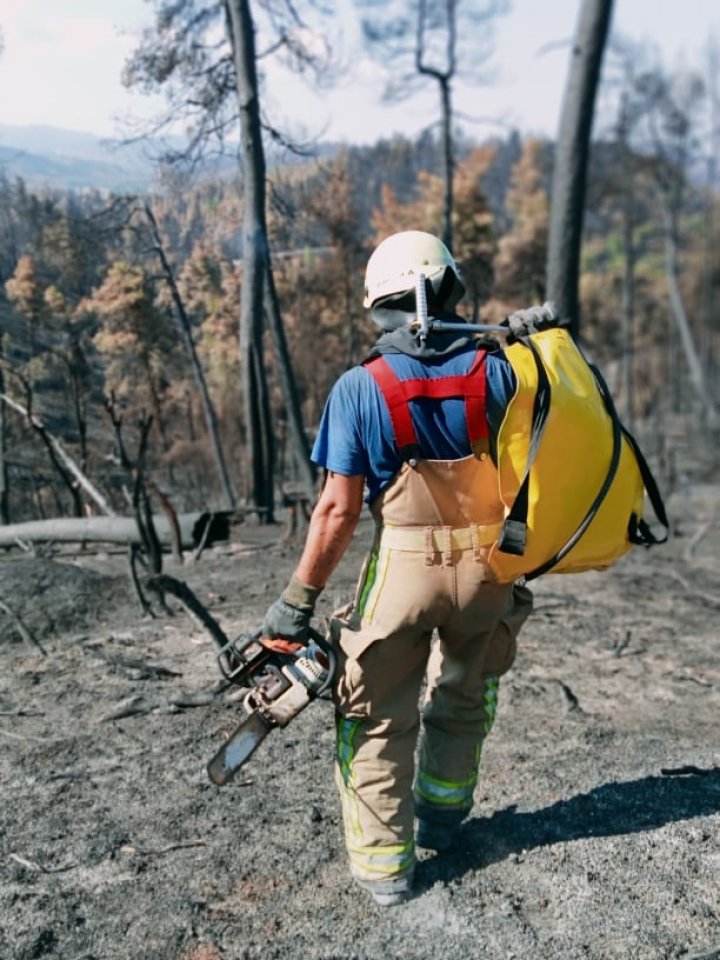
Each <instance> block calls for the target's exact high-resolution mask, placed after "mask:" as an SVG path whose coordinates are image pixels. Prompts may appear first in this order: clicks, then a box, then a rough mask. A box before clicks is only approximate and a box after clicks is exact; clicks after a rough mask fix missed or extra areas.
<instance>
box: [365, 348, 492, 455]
mask: <svg viewBox="0 0 720 960" xmlns="http://www.w3.org/2000/svg"><path fill="white" fill-rule="evenodd" d="M485 357H486V353H485V351H484V350H478V353H477V357H476V358H475V360H474V361H473V364H472V366H471V367H470V369H469V370H468V371H467V373H464V374H460V375H459V376H454V377H431V378H424V377H419V378H415V379H411V380H399V379H398V377H397V376H396V375H395V373H394V371H393V369H392V367H391V366H390V364H389V363H388V362H387V360H386V359H385V358H384V357H382V356H379V357H373V359H372V360H368V362H367V363H366V364H365V368H366V369H367V371H368V373H370V374H371V375H372V377H373V379H374V380H375V383H376V384H377V385H378V389H379V390H380V393H381V394H382V395H383V397H384V399H385V403H386V404H387V406H388V411H389V412H390V419H391V421H392V427H393V433H394V435H395V443H396V444H397V447H398V450H399V451H400V453H401V455H402V452H403V449H407V448H417V435H416V433H415V427H414V426H413V422H412V415H411V413H410V404H409V401H410V400H415V399H417V398H419V397H431V398H433V399H435V400H446V399H449V398H450V397H464V398H465V417H466V419H467V431H468V439H469V440H470V444H471V445H472V444H474V443H475V441H477V440H485V439H487V438H488V436H489V429H488V423H487V417H486V416H485V395H486V392H487V378H486V373H485Z"/></svg>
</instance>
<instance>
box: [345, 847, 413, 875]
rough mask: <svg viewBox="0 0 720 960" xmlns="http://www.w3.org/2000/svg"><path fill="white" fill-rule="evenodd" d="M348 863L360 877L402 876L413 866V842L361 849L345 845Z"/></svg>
mask: <svg viewBox="0 0 720 960" xmlns="http://www.w3.org/2000/svg"><path fill="white" fill-rule="evenodd" d="M347 851H348V855H349V857H350V863H351V866H352V867H353V868H355V870H356V871H357V872H359V873H361V874H362V876H364V877H367V876H368V875H370V874H381V875H382V876H384V877H387V876H392V875H393V874H403V873H407V872H408V870H411V869H412V868H413V866H414V864H415V842H414V840H408V841H407V843H398V844H393V845H391V846H384V847H361V846H355V845H354V844H352V843H348V844H347Z"/></svg>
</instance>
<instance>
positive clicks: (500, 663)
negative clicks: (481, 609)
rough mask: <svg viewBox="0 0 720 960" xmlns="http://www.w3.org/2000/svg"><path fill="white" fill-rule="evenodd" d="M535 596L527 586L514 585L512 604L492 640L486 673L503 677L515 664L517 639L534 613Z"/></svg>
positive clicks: (498, 624) (496, 628)
mask: <svg viewBox="0 0 720 960" xmlns="http://www.w3.org/2000/svg"><path fill="white" fill-rule="evenodd" d="M532 608H533V595H532V592H531V591H530V590H528V588H527V587H526V586H522V585H521V584H519V583H516V584H514V585H513V589H512V594H511V599H510V604H509V607H508V610H507V612H506V613H504V614H503V616H502V617H501V618H500V620H499V621H498V623H497V626H496V627H495V630H494V631H493V634H492V637H491V638H490V643H489V649H488V655H487V661H486V671H487V673H489V674H493V675H494V676H496V677H500V676H502V675H503V674H504V673H507V671H508V670H509V669H510V667H511V666H512V665H513V663H514V662H515V656H516V654H517V638H518V634H519V633H520V630H521V629H522V626H523V624H524V623H525V621H526V620H527V618H528V617H529V616H530V614H531V613H532Z"/></svg>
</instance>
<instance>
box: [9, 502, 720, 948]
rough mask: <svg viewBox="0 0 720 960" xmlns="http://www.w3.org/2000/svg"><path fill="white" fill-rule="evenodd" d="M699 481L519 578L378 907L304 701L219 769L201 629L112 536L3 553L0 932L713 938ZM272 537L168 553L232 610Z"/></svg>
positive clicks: (346, 581)
mask: <svg viewBox="0 0 720 960" xmlns="http://www.w3.org/2000/svg"><path fill="white" fill-rule="evenodd" d="M719 501H720V492H719V491H718V489H717V488H713V487H696V488H695V489H694V490H693V491H692V492H691V494H690V497H689V501H688V500H686V499H685V498H683V502H682V506H683V512H684V515H685V516H686V517H687V519H684V520H683V521H682V524H681V526H680V528H679V529H678V530H677V532H678V534H679V535H678V536H676V537H675V538H674V539H673V540H672V542H671V543H670V544H669V545H668V546H666V547H664V548H658V549H656V550H654V551H650V552H645V551H640V550H636V551H634V552H633V553H632V554H630V555H629V556H627V557H625V558H623V559H622V560H621V561H620V562H619V563H618V564H617V565H616V566H615V567H614V568H613V569H612V570H611V571H610V572H608V573H605V574H600V573H590V574H584V575H582V576H574V577H559V576H558V577H553V576H547V577H545V578H543V579H542V580H541V581H540V582H539V583H538V584H537V585H536V591H535V592H536V608H537V609H536V613H535V615H534V617H533V618H532V620H531V622H530V623H529V625H528V626H527V627H526V629H525V631H524V633H523V634H522V637H521V643H520V652H519V656H518V660H517V663H516V666H515V667H514V669H513V670H512V672H511V673H510V674H509V675H508V676H507V677H506V678H505V680H504V682H503V683H502V685H501V697H500V708H499V711H498V718H497V723H496V727H495V730H494V732H493V734H492V736H491V737H490V739H489V740H488V742H487V744H486V747H485V752H484V758H483V763H482V775H481V779H480V786H479V787H478V790H477V793H476V803H475V808H474V810H473V812H472V815H471V817H470V819H469V820H468V821H467V823H466V825H465V826H464V827H463V829H462V833H461V837H460V840H459V843H458V844H457V846H456V848H455V849H453V850H452V851H450V852H448V853H445V854H442V855H433V854H423V855H422V856H421V862H420V865H419V870H418V875H417V880H418V896H417V898H416V899H414V900H413V901H411V902H410V903H408V904H406V905H403V906H399V907H394V908H390V909H385V910H382V909H380V908H377V907H375V906H374V905H373V904H372V903H371V902H370V901H369V900H368V899H367V895H366V894H364V893H363V892H362V891H360V890H358V889H356V888H355V887H354V886H353V885H352V884H351V883H350V882H349V881H348V876H347V872H346V867H345V862H344V854H343V849H342V844H341V838H340V823H339V820H340V814H339V804H338V799H337V797H336V793H335V787H334V783H333V722H332V721H333V718H332V709H331V706H330V705H329V704H328V703H324V702H323V703H317V704H314V705H313V706H312V707H311V708H310V709H308V710H306V711H305V712H304V713H303V714H302V715H301V716H300V717H299V718H298V719H297V720H296V721H295V722H294V723H293V725H292V726H291V727H290V728H288V729H287V730H285V731H282V732H276V733H273V734H272V735H271V736H270V737H269V738H268V739H267V740H266V742H265V743H264V744H263V745H262V747H261V748H260V750H259V751H258V753H257V754H256V755H255V757H254V758H253V759H252V760H251V762H250V763H249V764H248V765H247V767H246V768H245V770H244V771H243V772H242V773H241V775H240V777H239V778H238V780H236V781H235V782H234V783H233V784H231V785H230V786H228V787H226V788H223V789H218V788H217V787H214V786H213V785H212V784H211V783H210V782H209V781H208V779H207V776H206V773H205V764H206V762H207V760H208V759H209V757H210V756H211V755H212V753H213V752H214V751H215V749H216V748H217V746H218V745H219V744H220V742H221V741H222V736H223V733H224V732H226V731H228V730H230V729H231V728H232V727H233V726H234V724H235V723H236V721H237V719H238V718H239V714H240V709H239V705H238V703H237V702H234V701H233V700H232V699H229V698H228V697H227V695H223V696H219V697H215V698H211V697H208V696H204V697H203V696H200V697H198V698H197V699H198V700H199V701H200V704H201V705H199V706H195V707H193V708H190V707H186V706H182V705H180V704H181V703H182V702H183V699H184V698H187V695H194V694H200V693H204V692H207V691H208V690H210V688H211V687H212V686H213V684H214V683H215V681H216V680H217V677H218V674H217V670H216V666H215V663H214V654H213V650H212V647H211V644H210V642H209V640H208V638H207V636H206V635H205V634H204V633H203V632H202V631H201V630H200V629H199V628H198V627H196V626H195V624H194V623H193V622H192V621H191V620H190V619H189V618H188V617H187V616H186V615H185V613H184V612H183V611H181V610H180V609H179V608H178V609H177V613H176V615H175V616H174V617H172V618H167V617H163V618H158V619H156V620H150V619H143V618H141V617H140V615H139V614H138V612H137V607H136V604H135V601H134V599H133V597H132V595H131V593H130V590H129V589H128V581H127V578H126V576H125V572H124V560H123V559H122V557H120V556H105V557H97V556H92V555H87V556H70V555H69V554H66V555H65V556H64V557H61V558H57V559H56V560H55V561H48V560H44V561H22V560H18V559H11V558H7V559H6V560H5V561H3V562H2V563H1V564H0V599H4V600H5V601H6V602H7V603H9V604H12V605H13V609H14V610H15V612H16V613H17V614H21V615H22V616H23V617H24V619H25V620H26V621H27V626H28V628H30V629H32V631H33V634H34V635H35V636H36V638H37V639H39V640H41V641H42V643H43V645H44V648H45V650H46V652H47V654H48V656H46V657H43V656H42V655H41V654H40V652H39V651H38V650H37V649H35V648H33V647H30V646H29V645H28V642H27V640H26V639H25V640H23V638H22V635H21V634H20V633H18V630H17V627H16V624H13V622H12V620H11V619H10V618H8V617H7V616H6V617H5V618H4V619H3V620H2V621H0V631H1V632H0V663H1V666H2V676H1V679H0V775H1V776H2V809H1V812H0V957H2V958H3V960H6V958H7V960H10V958H12V960H35V958H43V957H49V958H63V960H90V958H95V960H115V958H117V960H141V958H142V960H145V958H147V960H218V958H231V960H245V958H248V960H249V958H262V960H266V958H267V960H270V958H278V960H289V958H293V960H294V958H317V960H321V958H322V960H389V958H398V960H399V958H413V960H430V958H433V960H434V958H442V960H468V958H487V960H511V958H533V960H534V958H538V960H542V958H562V960H574V958H593V960H610V958H632V960H659V958H683V960H691V958H696V960H697V958H700V957H702V958H720V894H719V889H720V843H719V842H718V841H719V839H720V838H719V832H720V831H719V827H720V817H719V815H718V813H719V811H720V669H719V667H718V654H719V653H720V639H719V631H718V623H719V620H720V589H719V588H718V584H719V582H720V577H719V574H720V526H719V523H720V512H719V511H718V502H719ZM680 506H681V504H680V502H679V501H678V502H677V503H674V504H672V508H673V513H675V514H679V510H680ZM686 506H688V507H689V509H688V510H686V509H685V508H686ZM369 529H370V528H369V523H368V522H363V523H362V524H361V527H360V529H359V532H358V535H357V536H356V538H355V540H354V542H353V545H352V547H351V550H350V552H349V554H348V556H347V558H346V560H345V561H344V562H343V564H342V567H341V569H340V570H339V571H338V573H337V575H336V576H335V577H334V579H333V583H332V587H331V588H330V589H329V590H328V591H327V592H326V594H325V595H324V596H323V598H322V602H321V610H320V613H321V614H322V615H327V613H328V612H329V611H330V609H331V608H332V607H333V606H334V605H335V604H336V603H338V602H339V601H341V600H345V599H347V598H348V595H349V594H350V593H351V592H352V589H353V585H354V578H355V576H356V573H357V569H358V565H359V561H360V557H361V554H362V551H363V549H364V546H365V544H366V542H367V537H368V534H369ZM698 533H701V534H702V535H701V537H700V538H699V539H697V537H696V536H695V535H696V534H698ZM298 549H299V548H298V545H297V544H296V545H292V546H291V545H288V544H283V543H282V542H279V533H278V532H277V529H275V530H266V529H263V528H260V527H241V528H239V529H238V530H236V531H235V534H234V538H233V541H232V542H231V543H230V544H229V545H226V546H224V547H222V548H216V549H214V550H211V551H208V552H207V553H206V554H205V555H204V556H203V557H202V559H201V560H200V561H199V562H198V563H196V564H194V565H186V566H185V567H182V568H181V567H177V566H173V565H172V564H171V562H170V561H168V563H167V569H168V572H170V573H172V574H174V575H176V576H180V577H182V578H184V579H185V580H186V581H187V582H188V583H189V584H190V585H191V586H192V587H193V589H194V590H195V591H196V592H197V594H198V595H199V596H200V597H201V599H202V600H203V601H204V602H205V603H206V604H207V605H208V607H209V608H210V609H211V610H212V611H213V612H214V614H215V615H216V616H217V617H218V619H219V620H220V621H221V622H222V623H223V625H224V626H225V627H226V629H227V630H228V632H230V633H232V634H235V633H238V632H240V631H242V630H245V629H248V628H251V627H253V626H256V625H257V623H258V622H259V620H260V618H261V617H262V614H263V612H264V611H265V609H266V607H267V606H268V604H269V603H270V602H271V601H272V600H273V599H275V597H276V595H277V593H278V592H279V590H280V589H281V588H282V586H283V585H284V583H285V581H286V579H287V577H288V575H289V573H290V572H291V570H292V568H293V566H294V563H295V561H296V559H297V556H298ZM39 584H40V585H41V586H39ZM207 701H210V702H207ZM122 714H125V715H122ZM112 716H114V717H116V719H112V718H110V717H112ZM118 716H119V718H117V717H118Z"/></svg>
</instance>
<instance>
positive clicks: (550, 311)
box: [505, 300, 563, 343]
mask: <svg viewBox="0 0 720 960" xmlns="http://www.w3.org/2000/svg"><path fill="white" fill-rule="evenodd" d="M505 323H506V324H507V325H508V327H509V328H510V336H509V337H508V343H512V342H513V341H514V340H517V339H519V338H520V337H527V336H530V334H531V333H539V332H540V330H548V329H550V327H560V326H562V325H563V324H562V322H561V320H560V314H559V313H558V312H557V310H556V309H555V304H554V303H552V302H551V301H549V300H548V301H547V302H546V303H544V304H543V305H542V306H541V307H528V308H527V309H526V310H516V311H515V313H511V314H510V316H509V317H508V318H507V320H506V321H505Z"/></svg>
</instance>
